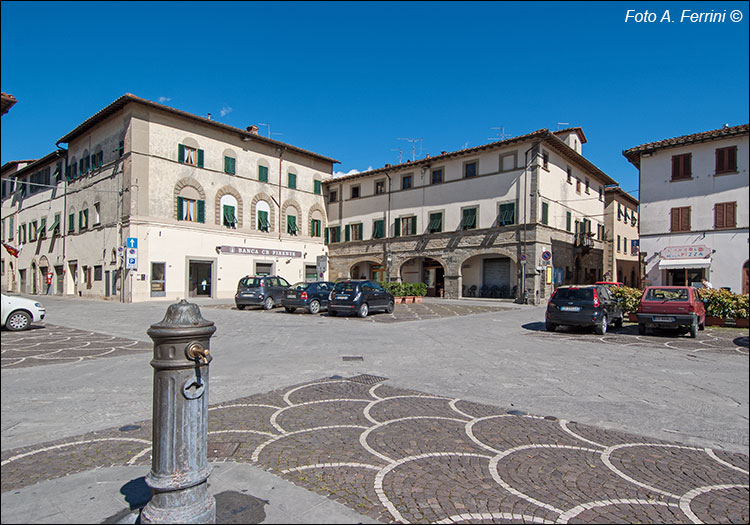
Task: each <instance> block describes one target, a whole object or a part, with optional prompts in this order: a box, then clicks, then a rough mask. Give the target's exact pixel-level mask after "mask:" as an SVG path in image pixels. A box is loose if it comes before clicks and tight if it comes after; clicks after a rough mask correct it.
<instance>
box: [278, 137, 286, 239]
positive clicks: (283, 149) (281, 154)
mask: <svg viewBox="0 0 750 525" xmlns="http://www.w3.org/2000/svg"><path fill="white" fill-rule="evenodd" d="M284 151H286V148H285V147H283V148H280V149H279V241H281V173H282V171H281V160H282V158H283V157H284Z"/></svg>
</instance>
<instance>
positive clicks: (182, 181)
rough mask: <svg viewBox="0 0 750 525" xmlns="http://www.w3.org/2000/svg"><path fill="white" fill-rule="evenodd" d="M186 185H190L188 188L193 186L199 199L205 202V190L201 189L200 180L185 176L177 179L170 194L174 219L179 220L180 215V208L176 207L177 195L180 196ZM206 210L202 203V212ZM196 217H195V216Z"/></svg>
mask: <svg viewBox="0 0 750 525" xmlns="http://www.w3.org/2000/svg"><path fill="white" fill-rule="evenodd" d="M187 187H190V188H193V189H194V190H196V191H197V192H198V195H199V197H200V199H199V200H202V201H203V202H204V203H205V202H206V192H205V190H204V189H203V186H202V185H201V183H200V182H198V181H197V180H196V179H194V178H193V177H185V178H183V179H180V180H178V181H177V184H175V185H174V192H173V195H172V206H173V214H172V218H173V219H175V220H180V219H179V217H180V210H179V209H178V208H177V197H181V196H182V195H181V192H182V190H183V189H185V188H187ZM206 211H207V210H206V209H205V205H204V213H205V212H206ZM196 214H197V205H196ZM214 215H215V214H214ZM196 219H197V217H196ZM204 220H205V217H204ZM189 222H197V220H196V221H189Z"/></svg>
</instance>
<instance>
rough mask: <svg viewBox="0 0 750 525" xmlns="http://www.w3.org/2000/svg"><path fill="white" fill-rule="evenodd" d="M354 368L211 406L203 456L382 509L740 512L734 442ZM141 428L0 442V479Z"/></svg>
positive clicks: (420, 519) (431, 516) (457, 514)
mask: <svg viewBox="0 0 750 525" xmlns="http://www.w3.org/2000/svg"><path fill="white" fill-rule="evenodd" d="M364 377H365V380H362V378H361V377H359V376H358V377H355V378H350V379H341V378H332V379H324V380H320V381H315V382H312V383H306V384H303V385H298V386H294V387H290V388H286V389H279V390H275V391H272V392H268V393H266V394H259V395H255V396H250V397H247V398H242V399H239V400H234V401H232V402H229V403H223V404H219V405H215V406H213V407H211V408H210V409H209V436H208V440H209V459H210V460H211V461H240V462H250V463H253V464H256V465H258V466H260V467H262V468H264V469H266V470H268V471H271V472H273V473H275V474H277V475H279V476H282V477H284V478H286V479H288V480H290V481H292V482H294V483H296V484H298V485H301V486H304V487H306V488H308V489H310V490H313V491H315V492H317V493H319V494H324V495H326V496H328V497H330V498H332V499H335V500H337V501H339V502H341V503H343V504H345V505H347V506H349V507H351V508H353V509H355V510H357V511H359V512H360V513H362V514H366V515H368V516H371V517H373V518H376V519H379V520H381V521H386V522H394V521H395V522H402V523H461V522H466V523H469V522H470V523H508V522H519V523H521V522H523V523H526V522H531V523H593V522H597V523H601V522H618V523H642V522H659V523H747V521H748V518H749V517H750V516H749V515H748V497H749V496H748V494H749V493H748V457H747V456H744V455H742V454H734V453H727V452H724V451H714V450H711V449H704V448H697V447H690V446H683V445H679V444H675V443H669V442H665V441H659V440H652V439H648V438H643V437H638V436H634V435H629V434H625V433H620V432H614V431H609V430H602V429H599V428H596V427H591V426H586V425H581V424H577V423H575V422H570V421H564V420H558V419H556V418H554V417H550V416H547V417H540V416H533V415H525V414H521V415H511V414H509V413H507V411H506V410H504V409H501V408H499V407H494V406H489V405H483V404H478V403H472V402H468V401H464V400H459V399H453V398H448V397H442V396H435V395H429V394H425V393H422V392H417V391H413V390H405V389H401V388H395V387H393V386H390V385H388V384H385V383H383V382H378V383H375V384H368V383H370V382H371V378H372V376H364ZM149 434H150V426H149V422H142V423H141V428H140V430H138V431H137V432H135V433H131V434H128V436H127V437H125V436H124V435H123V433H122V432H118V431H116V430H113V431H109V432H101V433H96V434H90V435H87V436H83V437H79V438H77V439H70V440H67V441H66V440H61V441H59V442H56V443H54V444H47V445H45V446H38V447H29V448H27V449H19V450H16V451H10V452H4V453H3V462H2V467H3V491H5V490H9V489H11V488H14V487H16V486H22V485H23V484H29V483H30V482H34V479H33V478H34V475H33V474H34V473H35V472H36V474H37V475H39V472H38V469H39V466H40V465H42V464H46V465H47V466H48V467H49V465H50V464H56V462H54V461H51V459H52V458H50V457H49V455H50V454H64V453H65V449H66V448H67V449H72V448H75V449H76V450H77V451H78V454H79V455H80V454H81V450H92V449H93V448H94V445H96V447H97V451H98V453H99V455H100V456H101V457H100V458H99V460H98V463H101V464H107V465H109V464H143V465H147V464H149V463H150V459H149V453H150V447H149V446H148V443H149V441H148V439H147V438H148V436H149ZM144 438H146V439H144ZM118 439H119V440H118ZM128 440H129V441H128ZM66 442H67V443H68V444H70V443H72V442H76V443H77V444H76V446H75V447H71V446H66ZM92 454H93V451H92ZM84 455H85V454H84ZM86 457H88V456H86ZM92 462H94V463H96V461H94V460H93V459H92V460H90V461H88V462H87V463H86V465H87V468H91V465H92ZM24 465H25V467H24ZM24 471H26V473H24ZM48 472H49V471H48ZM66 473H67V472H66ZM29 475H31V478H29V477H28V476H29ZM57 475H64V473H58V474H57ZM22 478H23V481H22ZM30 479H31V481H29V480H30ZM19 484H21V485H19Z"/></svg>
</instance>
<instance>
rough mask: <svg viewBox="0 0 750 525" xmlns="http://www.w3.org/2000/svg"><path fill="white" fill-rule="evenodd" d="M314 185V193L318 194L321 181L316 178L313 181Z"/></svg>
mask: <svg viewBox="0 0 750 525" xmlns="http://www.w3.org/2000/svg"><path fill="white" fill-rule="evenodd" d="M314 185H315V188H314V191H315V193H316V194H318V195H320V188H321V183H320V181H319V180H316V181H315V182H314Z"/></svg>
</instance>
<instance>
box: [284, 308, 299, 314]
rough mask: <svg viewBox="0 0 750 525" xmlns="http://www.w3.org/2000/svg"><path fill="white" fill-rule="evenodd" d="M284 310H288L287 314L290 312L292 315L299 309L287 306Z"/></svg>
mask: <svg viewBox="0 0 750 525" xmlns="http://www.w3.org/2000/svg"><path fill="white" fill-rule="evenodd" d="M284 310H286V311H287V312H289V313H290V314H293V313H294V311H295V310H297V309H296V308H292V307H291V306H285V307H284Z"/></svg>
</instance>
